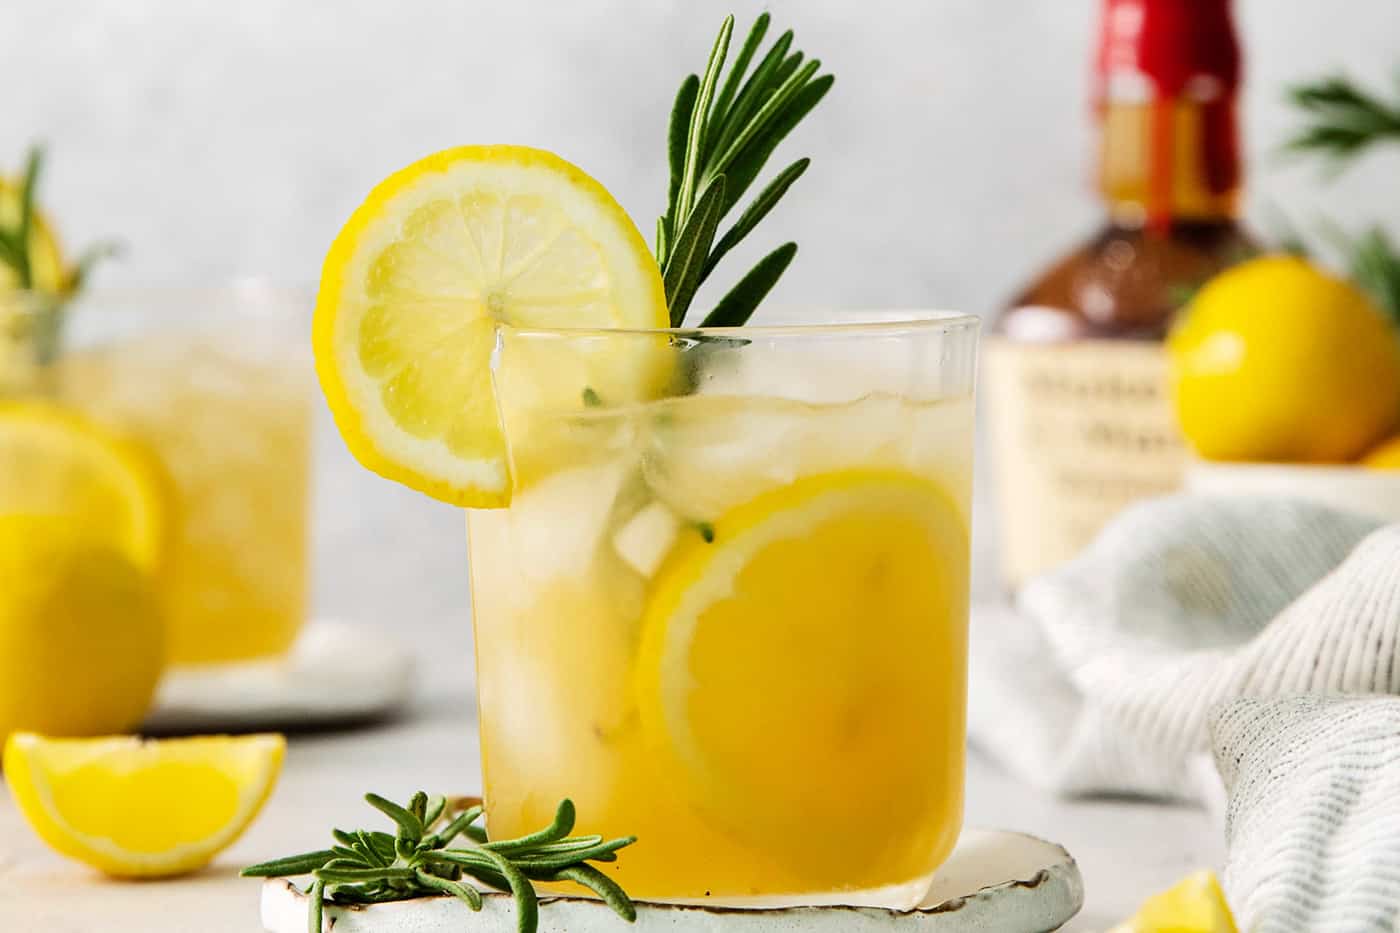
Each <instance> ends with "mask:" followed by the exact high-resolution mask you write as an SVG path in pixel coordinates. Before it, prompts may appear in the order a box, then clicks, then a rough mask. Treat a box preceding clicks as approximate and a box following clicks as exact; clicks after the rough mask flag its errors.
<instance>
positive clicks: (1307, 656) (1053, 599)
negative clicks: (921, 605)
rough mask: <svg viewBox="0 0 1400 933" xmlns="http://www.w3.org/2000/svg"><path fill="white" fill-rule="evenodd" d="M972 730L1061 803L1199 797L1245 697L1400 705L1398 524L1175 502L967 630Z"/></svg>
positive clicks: (1118, 531) (1237, 503)
mask: <svg viewBox="0 0 1400 933" xmlns="http://www.w3.org/2000/svg"><path fill="white" fill-rule="evenodd" d="M970 676H971V684H970V687H971V698H970V709H969V728H970V731H971V734H972V736H973V739H974V741H975V742H977V743H978V744H979V745H981V746H982V747H983V748H985V749H986V750H988V751H990V752H991V753H992V754H993V755H994V756H995V757H998V758H1000V759H1001V760H1002V761H1003V762H1004V763H1005V764H1006V765H1007V766H1008V767H1009V768H1010V769H1011V770H1013V771H1015V772H1016V773H1018V774H1019V775H1020V776H1022V777H1023V778H1025V779H1026V780H1028V781H1030V782H1032V783H1034V784H1036V785H1039V786H1041V787H1045V788H1048V789H1051V790H1054V791H1057V792H1061V793H1084V792H1110V793H1130V794H1145V795H1152V796H1165V797H1179V798H1187V799H1199V798H1200V797H1202V796H1203V793H1204V791H1203V788H1202V787H1201V785H1200V779H1199V775H1200V770H1201V769H1200V768H1199V767H1195V766H1193V761H1196V760H1198V759H1199V758H1200V757H1201V756H1205V755H1208V753H1209V749H1210V739H1209V734H1208V727H1209V714H1210V712H1211V710H1212V709H1213V708H1214V707H1217V706H1220V705H1221V704H1223V703H1226V702H1229V701H1231V700H1235V699H1238V698H1241V697H1279V696H1286V695H1290V694H1298V693H1396V692H1400V525H1393V526H1388V527H1385V528H1378V523H1377V522H1375V521H1374V520H1371V519H1368V518H1364V517H1361V516H1357V515H1352V514H1349V513H1344V512H1338V511H1334V510H1331V509H1328V508H1325V507H1322V506H1317V505H1311V504H1308V503H1303V502H1292V501H1287V500H1274V499H1247V498H1207V497H1196V496H1173V497H1168V498H1165V499H1158V500H1153V501H1150V502H1146V503H1143V504H1141V505H1139V506H1136V507H1134V508H1132V509H1130V510H1128V511H1126V512H1125V513H1124V514H1123V515H1122V516H1120V517H1119V518H1118V519H1116V520H1115V521H1114V522H1112V523H1111V524H1110V525H1109V527H1108V528H1107V529H1105V530H1104V532H1103V533H1102V534H1101V535H1100V536H1099V537H1098V539H1097V540H1096V541H1095V542H1094V544H1093V545H1091V546H1090V547H1089V549H1088V550H1087V551H1086V552H1085V553H1084V554H1083V555H1082V556H1081V557H1079V558H1078V559H1076V560H1075V561H1073V562H1072V563H1070V564H1068V565H1066V566H1065V567H1063V568H1061V569H1059V570H1056V571H1054V572H1052V573H1050V574H1048V575H1046V576H1044V577H1041V578H1040V579H1038V580H1036V581H1034V582H1033V583H1031V584H1030V585H1028V586H1027V587H1026V588H1025V589H1024V590H1023V591H1022V593H1021V597H1020V599H1019V601H1018V603H1017V606H1016V611H1015V613H1006V612H1000V613H997V612H991V613H988V612H985V611H984V612H981V613H978V614H976V615H975V617H974V624H973V643H972V663H971V671H970Z"/></svg>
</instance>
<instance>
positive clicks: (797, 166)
mask: <svg viewBox="0 0 1400 933" xmlns="http://www.w3.org/2000/svg"><path fill="white" fill-rule="evenodd" d="M811 164H812V160H811V159H798V160H797V161H796V162H794V163H792V164H791V165H789V166H788V167H787V168H785V169H783V170H782V171H781V172H779V173H778V175H777V177H776V178H774V179H773V180H772V181H771V182H769V183H768V187H766V188H764V189H763V190H762V191H761V192H759V195H758V197H756V198H754V199H753V203H752V204H750V205H749V206H748V207H747V208H745V209H744V212H743V213H742V214H740V215H739V219H738V220H737V221H735V222H734V226H732V227H730V228H729V230H728V232H726V233H725V234H724V236H722V237H721V238H720V241H719V242H718V243H716V244H715V246H714V249H712V250H710V258H709V259H708V260H707V261H706V263H705V275H707V276H708V275H709V274H710V272H711V271H712V270H713V269H714V267H715V265H716V264H717V263H718V262H719V261H720V259H722V258H723V257H724V255H725V254H726V253H728V252H729V251H730V250H731V249H733V248H734V247H735V246H737V245H738V243H739V241H740V240H742V239H743V238H744V237H746V236H748V235H749V233H750V232H751V231H752V230H753V228H754V227H757V226H758V224H759V221H761V220H763V218H765V217H767V216H768V212H769V211H771V210H772V209H773V208H774V206H776V205H777V203H778V201H779V200H781V199H782V196H783V195H784V194H786V193H787V190H788V188H790V187H792V183H793V182H795V181H797V179H798V178H800V177H802V173H803V172H805V171H807V166H808V165H811Z"/></svg>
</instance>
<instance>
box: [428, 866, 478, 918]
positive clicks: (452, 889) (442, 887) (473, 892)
mask: <svg viewBox="0 0 1400 933" xmlns="http://www.w3.org/2000/svg"><path fill="white" fill-rule="evenodd" d="M417 874H418V882H419V883H420V884H422V885H423V886H424V887H426V888H431V889H432V890H434V891H441V892H443V893H444V894H451V895H452V896H453V897H455V898H457V899H458V900H460V901H464V902H466V905H467V906H468V907H470V908H471V909H472V910H480V909H481V892H479V891H477V889H476V888H474V887H472V886H471V885H469V884H462V883H460V882H457V881H449V880H447V879H446V878H439V877H437V876H436V875H431V874H429V873H428V872H426V871H423V870H422V869H419V870H418V873H417Z"/></svg>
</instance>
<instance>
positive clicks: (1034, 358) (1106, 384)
mask: <svg viewBox="0 0 1400 933" xmlns="http://www.w3.org/2000/svg"><path fill="white" fill-rule="evenodd" d="M983 361H984V362H983V387H984V389H985V392H986V398H987V404H988V415H989V418H990V423H991V426H992V437H991V440H992V451H991V452H992V455H993V458H994V461H995V462H994V464H993V465H994V468H995V470H996V474H997V477H996V478H997V486H998V491H999V495H1000V502H999V505H1000V538H999V542H1000V547H1001V563H1002V570H1003V575H1004V577H1005V579H1006V581H1007V582H1008V583H1009V584H1010V585H1012V586H1020V585H1021V584H1022V583H1024V582H1025V581H1026V580H1027V579H1029V578H1030V577H1032V576H1035V575H1036V574H1039V573H1042V572H1044V571H1046V570H1049V569H1051V568H1053V567H1055V566H1056V565H1058V564H1060V563H1063V562H1064V561H1066V560H1069V559H1070V558H1072V557H1074V556H1075V555H1077V554H1078V553H1079V552H1080V551H1081V550H1083V548H1084V547H1085V545H1087V544H1088V543H1089V542H1090V541H1092V540H1093V538H1094V536H1095V535H1096V534H1098V532H1099V530H1100V529H1101V528H1102V527H1103V526H1104V524H1105V523H1106V522H1107V521H1108V520H1109V519H1110V518H1112V517H1113V516H1114V515H1115V514H1116V513H1117V512H1118V511H1119V510H1121V509H1122V508H1123V507H1125V506H1127V505H1131V504H1132V503H1133V502H1136V501H1137V500H1139V499H1144V498H1148V497H1151V496H1158V495H1164V494H1166V493H1169V492H1172V491H1173V490H1175V489H1177V488H1178V487H1179V486H1180V483H1181V478H1182V474H1183V472H1184V469H1185V465H1186V451H1185V448H1184V446H1183V444H1182V442H1181V438H1180V434H1179V432H1178V431H1177V428H1176V419H1175V417H1174V415H1173V413H1172V410H1171V404H1170V401H1169V398H1168V394H1167V387H1166V374H1167V366H1166V354H1165V350H1164V349H1163V347H1162V345H1161V344H1159V343H1148V342H1137V341H1123V340H1078V341H1074V342H1072V343H1051V344H1029V343H1018V342H1015V341H1011V340H1007V339H1006V338H1004V337H992V338H989V339H988V340H987V342H986V344H985V351H984V355H983Z"/></svg>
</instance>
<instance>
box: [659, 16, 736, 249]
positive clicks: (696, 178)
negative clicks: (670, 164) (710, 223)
mask: <svg viewBox="0 0 1400 933" xmlns="http://www.w3.org/2000/svg"><path fill="white" fill-rule="evenodd" d="M733 31H734V16H733V15H732V14H731V15H729V16H726V17H725V18H724V23H723V24H722V25H721V26H720V28H719V36H717V37H716V38H715V44H714V48H713V49H711V50H710V60H709V62H708V63H707V64H706V66H705V76H704V77H703V78H701V79H700V90H699V92H698V93H697V94H696V97H695V106H694V107H693V108H692V109H691V114H690V127H689V130H688V131H687V133H686V142H685V160H684V164H683V167H682V170H681V187H680V191H678V192H677V193H676V210H675V212H674V213H673V214H672V216H671V221H672V223H675V224H677V225H682V226H683V225H685V224H686V223H687V221H688V218H689V216H690V210H691V205H692V204H693V203H694V202H695V199H696V189H697V186H698V185H699V184H700V168H701V166H700V158H701V155H702V149H703V146H704V140H705V126H706V123H707V122H708V120H709V117H710V102H711V100H712V99H713V97H714V93H715V83H716V82H717V81H719V73H720V70H721V69H723V68H724V58H725V55H727V54H728V52H729V36H730V33H732V32H733Z"/></svg>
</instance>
